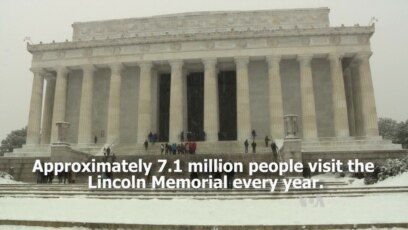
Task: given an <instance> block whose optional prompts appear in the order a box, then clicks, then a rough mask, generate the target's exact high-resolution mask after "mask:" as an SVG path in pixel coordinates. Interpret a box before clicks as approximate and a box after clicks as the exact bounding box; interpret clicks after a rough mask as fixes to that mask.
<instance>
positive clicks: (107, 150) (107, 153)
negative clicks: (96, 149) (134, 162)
mask: <svg viewBox="0 0 408 230" xmlns="http://www.w3.org/2000/svg"><path fill="white" fill-rule="evenodd" d="M110 152H111V149H110V147H108V148H107V149H106V156H107V157H109V156H110Z"/></svg>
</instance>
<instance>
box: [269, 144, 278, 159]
mask: <svg viewBox="0 0 408 230" xmlns="http://www.w3.org/2000/svg"><path fill="white" fill-rule="evenodd" d="M271 149H272V154H273V156H274V157H275V158H277V157H278V150H279V148H278V146H277V145H276V143H275V141H272V144H271Z"/></svg>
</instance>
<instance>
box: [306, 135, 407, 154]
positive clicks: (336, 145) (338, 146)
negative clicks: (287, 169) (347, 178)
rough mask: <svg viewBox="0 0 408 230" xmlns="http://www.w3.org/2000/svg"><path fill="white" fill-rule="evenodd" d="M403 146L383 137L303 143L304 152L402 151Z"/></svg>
mask: <svg viewBox="0 0 408 230" xmlns="http://www.w3.org/2000/svg"><path fill="white" fill-rule="evenodd" d="M401 149H402V147H401V145H398V144H393V143H392V142H391V141H390V140H384V139H382V137H380V136H377V137H347V138H335V137H333V138H332V137H323V138H318V139H309V140H303V141H302V152H333V151H368V150H401Z"/></svg>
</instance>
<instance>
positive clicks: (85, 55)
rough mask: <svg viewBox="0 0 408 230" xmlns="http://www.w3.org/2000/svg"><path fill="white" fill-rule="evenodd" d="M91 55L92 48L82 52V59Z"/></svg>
mask: <svg viewBox="0 0 408 230" xmlns="http://www.w3.org/2000/svg"><path fill="white" fill-rule="evenodd" d="M92 55H93V49H92V48H86V49H84V52H83V56H84V57H91V56H92Z"/></svg>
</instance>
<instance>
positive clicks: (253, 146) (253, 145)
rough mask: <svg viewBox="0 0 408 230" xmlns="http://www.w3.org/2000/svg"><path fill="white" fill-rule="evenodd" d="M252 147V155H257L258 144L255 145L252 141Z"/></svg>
mask: <svg viewBox="0 0 408 230" xmlns="http://www.w3.org/2000/svg"><path fill="white" fill-rule="evenodd" d="M251 146H252V153H256V143H255V141H252V144H251Z"/></svg>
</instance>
